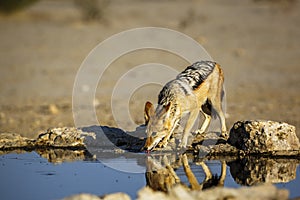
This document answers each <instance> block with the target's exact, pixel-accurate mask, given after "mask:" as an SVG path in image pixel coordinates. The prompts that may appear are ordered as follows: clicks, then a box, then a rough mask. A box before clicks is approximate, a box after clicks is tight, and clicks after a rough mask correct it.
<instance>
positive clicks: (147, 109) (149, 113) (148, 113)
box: [144, 101, 154, 126]
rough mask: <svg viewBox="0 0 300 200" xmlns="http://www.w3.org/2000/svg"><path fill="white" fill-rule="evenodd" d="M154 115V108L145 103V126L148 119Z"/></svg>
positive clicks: (149, 103)
mask: <svg viewBox="0 0 300 200" xmlns="http://www.w3.org/2000/svg"><path fill="white" fill-rule="evenodd" d="M153 115H154V106H153V104H152V103H151V102H149V101H147V102H146V104H145V110H144V118H145V125H146V126H147V125H148V122H149V120H150V117H151V116H153Z"/></svg>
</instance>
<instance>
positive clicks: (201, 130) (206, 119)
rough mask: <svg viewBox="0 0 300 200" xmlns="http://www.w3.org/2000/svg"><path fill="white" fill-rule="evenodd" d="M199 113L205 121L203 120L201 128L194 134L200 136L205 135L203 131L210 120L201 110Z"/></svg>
mask: <svg viewBox="0 0 300 200" xmlns="http://www.w3.org/2000/svg"><path fill="white" fill-rule="evenodd" d="M201 113H202V114H203V115H204V117H205V120H204V122H203V124H202V126H201V128H200V129H198V130H197V131H196V134H199V135H202V134H203V133H205V131H206V130H207V128H208V126H209V124H210V120H211V116H210V115H208V114H206V113H205V112H203V111H202V110H201Z"/></svg>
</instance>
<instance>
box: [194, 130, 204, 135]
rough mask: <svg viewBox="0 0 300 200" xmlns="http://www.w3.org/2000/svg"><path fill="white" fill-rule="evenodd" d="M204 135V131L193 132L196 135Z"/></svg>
mask: <svg viewBox="0 0 300 200" xmlns="http://www.w3.org/2000/svg"><path fill="white" fill-rule="evenodd" d="M204 133H205V131H203V130H199V129H198V130H196V131H195V134H196V135H203V134H204Z"/></svg>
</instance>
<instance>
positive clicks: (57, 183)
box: [0, 152, 300, 200]
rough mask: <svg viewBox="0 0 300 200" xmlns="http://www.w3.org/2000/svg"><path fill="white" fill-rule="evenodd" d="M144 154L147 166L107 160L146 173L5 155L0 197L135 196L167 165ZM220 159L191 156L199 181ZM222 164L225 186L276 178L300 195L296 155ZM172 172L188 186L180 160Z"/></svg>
mask: <svg viewBox="0 0 300 200" xmlns="http://www.w3.org/2000/svg"><path fill="white" fill-rule="evenodd" d="M141 156H142V157H144V160H145V164H144V165H143V163H141V161H138V160H134V159H129V158H122V157H119V158H113V159H110V160H107V162H110V163H114V164H115V165H122V164H126V165H127V166H129V167H130V165H133V166H134V167H136V166H140V170H141V171H144V173H128V172H122V171H119V170H116V169H113V168H111V167H108V166H107V165H105V164H103V163H102V162H99V161H91V160H90V161H82V160H79V161H74V162H61V163H51V162H49V161H48V159H45V158H43V157H41V156H40V155H39V154H37V153H35V152H30V153H22V154H16V153H10V154H5V155H1V156H0V178H1V179H0V180H1V181H0V199H5V200H10V199H32V200H34V199H61V198H64V197H66V196H70V195H73V194H78V193H92V194H96V195H104V194H107V193H114V192H125V193H127V194H129V195H130V196H131V197H132V198H136V193H137V191H138V190H139V189H140V188H142V187H143V186H145V185H146V184H147V183H148V184H151V181H152V182H153V181H155V175H156V174H157V173H159V171H160V170H161V169H163V170H164V166H163V165H161V166H157V165H155V167H153V163H155V162H156V161H155V159H154V161H153V159H152V158H151V159H150V160H149V156H148V157H147V155H141ZM203 163H204V164H203ZM221 163H222V162H221V161H219V160H209V161H205V162H198V163H197V162H193V161H191V160H190V159H189V165H190V169H191V170H192V172H193V174H194V175H195V177H197V179H198V182H199V183H202V182H203V181H205V178H206V177H207V173H205V170H203V169H204V168H203V167H205V166H207V167H208V168H209V169H210V171H211V174H213V175H217V176H220V173H221V171H222V164H221ZM223 163H226V165H225V164H224V166H225V168H226V176H225V181H224V186H225V187H232V188H237V187H241V185H254V184H256V183H259V182H273V183H275V185H276V186H277V187H278V188H285V189H288V190H289V191H290V198H294V197H300V190H299V189H300V188H299V187H300V178H299V176H300V168H299V165H298V163H295V162H294V160H292V161H291V162H289V161H288V160H280V161H276V162H275V161H270V162H269V161H266V160H263V161H260V162H259V163H258V162H257V159H255V160H253V161H251V162H250V161H249V160H244V159H243V160H237V161H227V160H226V162H223ZM261 163H263V164H261ZM156 164H157V163H156ZM149 166H150V167H152V168H153V170H154V171H155V173H149V172H148V173H146V169H147V171H149ZM154 168H155V169H154ZM268 170H269V171H268ZM174 171H175V172H176V174H177V175H178V177H179V178H180V180H181V182H183V183H184V184H186V185H189V181H188V178H187V176H186V174H185V170H184V168H183V166H182V165H181V166H180V165H178V166H177V167H176V169H174ZM145 173H146V174H145ZM252 176H254V177H252ZM146 179H147V180H146ZM276 182H277V183H276ZM278 182H281V183H278ZM283 182H285V183H283Z"/></svg>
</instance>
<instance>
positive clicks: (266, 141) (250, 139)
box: [228, 120, 300, 155]
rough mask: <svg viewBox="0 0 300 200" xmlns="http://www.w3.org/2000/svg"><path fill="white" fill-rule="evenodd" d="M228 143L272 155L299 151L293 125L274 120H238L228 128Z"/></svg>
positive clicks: (299, 147) (251, 151) (248, 151)
mask: <svg viewBox="0 0 300 200" xmlns="http://www.w3.org/2000/svg"><path fill="white" fill-rule="evenodd" d="M228 143H229V144H231V145H233V146H235V147H237V148H238V149H240V150H243V151H245V152H247V153H270V154H272V155H276V154H277V155H280V154H284V155H286V154H288V153H287V152H288V151H296V154H298V153H299V149H300V144H299V140H298V138H297V136H296V132H295V127H294V126H292V125H289V124H287V123H282V122H274V121H258V120H253V121H238V122H236V123H235V124H234V125H233V127H232V128H231V130H230V136H229V139H228Z"/></svg>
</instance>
